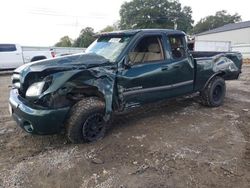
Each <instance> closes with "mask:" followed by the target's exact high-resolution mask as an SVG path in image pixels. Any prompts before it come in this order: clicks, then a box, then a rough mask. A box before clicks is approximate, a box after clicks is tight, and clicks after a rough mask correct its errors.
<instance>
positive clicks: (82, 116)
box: [66, 97, 106, 143]
mask: <svg viewBox="0 0 250 188" xmlns="http://www.w3.org/2000/svg"><path fill="white" fill-rule="evenodd" d="M103 117H104V103H103V102H102V101H101V100H100V99H98V98H96V97H90V98H85V99H83V100H81V101H79V102H78V103H76V104H75V105H74V106H73V107H72V109H71V111H70V116H69V118H68V120H67V122H66V131H67V137H68V139H69V140H70V141H71V142H72V143H82V142H93V141H96V140H99V139H101V138H102V137H103V136H104V134H105V129H106V123H105V121H104V119H103Z"/></svg>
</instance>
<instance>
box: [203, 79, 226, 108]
mask: <svg viewBox="0 0 250 188" xmlns="http://www.w3.org/2000/svg"><path fill="white" fill-rule="evenodd" d="M200 94H201V101H202V104H204V105H206V106H209V107H217V106H220V105H222V104H223V102H224V98H225V94H226V84H225V80H224V79H223V78H222V77H219V76H216V77H214V78H213V79H212V80H211V81H210V82H209V83H208V85H207V86H206V88H205V89H204V90H203V91H201V93H200Z"/></svg>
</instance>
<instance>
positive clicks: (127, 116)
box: [106, 93, 200, 136]
mask: <svg viewBox="0 0 250 188" xmlns="http://www.w3.org/2000/svg"><path fill="white" fill-rule="evenodd" d="M199 103H200V97H199V95H198V94H197V93H196V94H193V95H189V96H185V97H179V98H175V99H168V100H163V101H160V102H156V103H152V104H146V105H144V106H142V107H138V108H134V109H132V110H129V111H126V112H123V113H116V114H114V115H113V117H112V119H111V121H110V123H109V124H108V131H107V133H106V136H109V135H110V134H112V133H113V132H114V131H115V130H116V129H122V128H124V127H130V126H133V125H134V124H136V122H138V121H141V120H143V119H146V118H148V117H152V118H157V117H161V116H164V115H168V116H171V115H173V114H176V113H180V112H181V111H182V110H183V109H184V108H186V107H190V106H194V104H197V105H199Z"/></svg>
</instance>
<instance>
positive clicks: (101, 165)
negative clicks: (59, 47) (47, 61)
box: [0, 66, 250, 188]
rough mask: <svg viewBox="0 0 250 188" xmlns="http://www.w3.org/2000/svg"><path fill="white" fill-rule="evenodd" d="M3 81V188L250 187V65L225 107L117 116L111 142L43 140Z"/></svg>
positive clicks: (181, 101)
mask: <svg viewBox="0 0 250 188" xmlns="http://www.w3.org/2000/svg"><path fill="white" fill-rule="evenodd" d="M9 85H10V75H6V74H4V75H1V76H0V86H1V90H0V94H1V95H0V151H1V152H0V187H4V188H5V187H8V188H11V187H20V188H22V187H25V188H29V187H36V188H39V187H81V188H85V187H123V188H125V187H128V188H130V187H149V188H150V187H152V188H157V187H192V188H193V187H220V188H221V187H233V188H235V187H242V188H243V187H249V185H250V144H249V142H250V66H244V67H243V74H242V75H241V77H240V79H239V80H237V81H229V82H227V94H226V99H225V103H224V105H223V106H221V107H219V108H206V107H203V106H201V105H200V104H199V97H197V96H189V97H183V98H178V99H175V100H170V101H164V102H159V103H156V104H153V105H152V104H151V105H147V106H144V107H143V108H139V109H136V110H134V111H131V112H128V113H126V114H120V115H117V116H116V117H115V119H114V122H113V125H112V127H111V128H110V130H109V131H108V133H107V135H106V137H105V138H104V139H103V140H100V141H98V142H95V143H91V144H81V145H73V144H69V143H67V141H66V139H65V137H64V135H63V134H60V135H52V136H35V135H30V134H27V133H25V132H24V131H22V130H21V129H20V128H19V127H17V126H16V124H15V122H13V121H12V119H11V118H10V117H9V115H8V92H9V89H10V88H9Z"/></svg>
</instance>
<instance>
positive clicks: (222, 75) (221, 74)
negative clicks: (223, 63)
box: [203, 71, 226, 89]
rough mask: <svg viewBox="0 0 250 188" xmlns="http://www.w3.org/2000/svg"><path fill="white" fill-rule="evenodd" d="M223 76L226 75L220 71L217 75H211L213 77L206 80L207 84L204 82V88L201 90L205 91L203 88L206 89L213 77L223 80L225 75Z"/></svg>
mask: <svg viewBox="0 0 250 188" xmlns="http://www.w3.org/2000/svg"><path fill="white" fill-rule="evenodd" d="M225 74H226V73H225V72H224V71H220V72H217V73H215V74H213V75H212V76H211V77H210V78H209V79H208V80H207V82H206V84H205V86H204V87H203V89H205V88H206V87H207V85H208V84H209V82H210V81H211V80H212V79H213V78H214V77H216V76H219V77H222V78H224V75H225Z"/></svg>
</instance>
